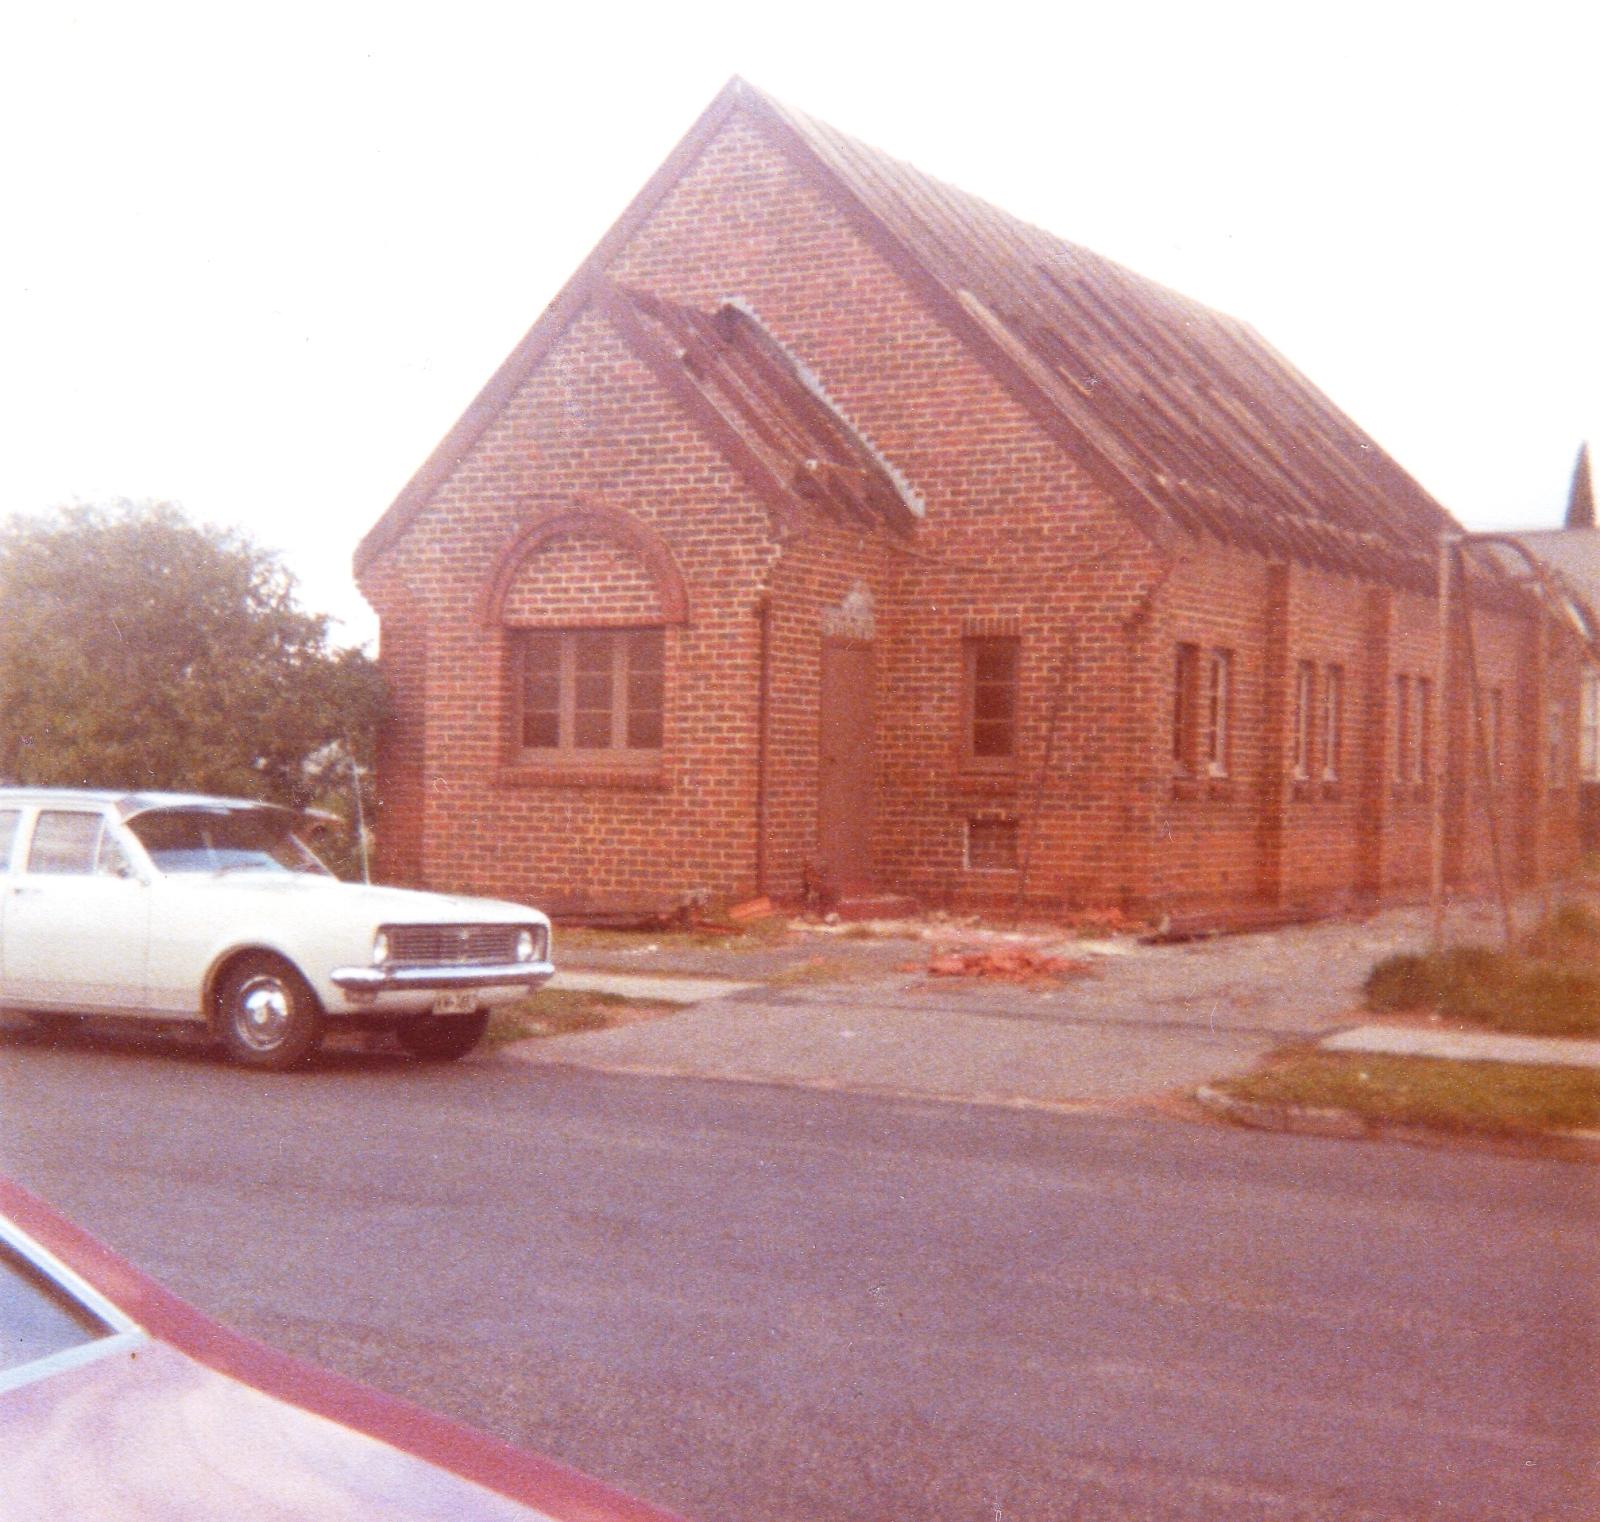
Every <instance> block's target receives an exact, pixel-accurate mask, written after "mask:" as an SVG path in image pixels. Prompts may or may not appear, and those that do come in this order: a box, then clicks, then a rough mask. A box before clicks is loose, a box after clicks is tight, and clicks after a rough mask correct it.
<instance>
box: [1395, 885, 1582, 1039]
mask: <svg viewBox="0 0 1600 1522" xmlns="http://www.w3.org/2000/svg"><path fill="white" fill-rule="evenodd" d="M1364 991H1365V994H1366V1004H1367V1008H1368V1009H1370V1010H1374V1011H1376V1012H1378V1013H1380V1014H1390V1013H1397V1012H1404V1011H1410V1010H1428V1009H1431V1010H1437V1011H1438V1012H1439V1013H1440V1014H1441V1015H1447V1016H1450V1017H1451V1018H1453V1019H1456V1020H1460V1021H1462V1022H1464V1023H1465V1024H1468V1025H1474V1026H1479V1027H1482V1028H1484V1029H1486V1030H1497V1031H1515V1032H1518V1033H1519V1034H1523V1035H1530V1036H1593V1035H1600V916H1596V915H1595V913H1594V912H1593V911H1592V910H1590V909H1587V908H1585V907H1584V906H1582V905H1578V904H1567V905H1563V906H1562V907H1561V908H1559V909H1557V910H1556V911H1555V912H1554V913H1553V914H1551V915H1550V916H1549V918H1548V919H1546V920H1545V921H1544V922H1543V923H1541V924H1539V925H1537V926H1535V927H1534V929H1533V930H1531V931H1529V932H1528V934H1527V935H1526V936H1524V937H1523V938H1522V940H1521V942H1520V943H1519V944H1518V946H1517V947H1516V949H1514V950H1511V951H1505V950H1497V949H1495V948H1494V947H1490V946H1452V947H1450V948H1449V949H1448V950H1446V951H1444V952H1442V953H1441V954H1439V955H1438V956H1432V955H1429V956H1422V955H1416V954H1410V953H1408V954H1405V955H1402V956H1393V957H1388V958H1386V959H1385V960H1384V961H1382V962H1379V963H1378V965H1377V966H1376V967H1374V968H1373V969H1372V972H1371V973H1370V974H1369V975H1368V978H1367V981H1366V985H1365V990H1364Z"/></svg>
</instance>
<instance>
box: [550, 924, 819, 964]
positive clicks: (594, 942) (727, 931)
mask: <svg viewBox="0 0 1600 1522" xmlns="http://www.w3.org/2000/svg"><path fill="white" fill-rule="evenodd" d="M788 938H789V921H788V920H787V919H786V918H785V917H784V916H783V915H781V914H769V915H763V916H761V917H760V918H759V919H753V920H749V921H747V922H745V923H743V924H735V923H733V922H732V921H726V922H724V921H720V920H711V921H707V922H705V923H703V924H698V925H669V926H664V927H662V928H660V929H655V930H613V929H608V928H605V927H601V926H592V925H557V926H556V932H555V945H556V952H557V955H558V957H559V955H560V953H562V952H564V951H566V950H568V949H569V948H573V947H576V948H578V949H580V950H585V949H586V950H594V951H638V950H640V949H641V948H643V947H646V946H655V947H659V948H661V949H662V950H671V949H672V948H674V947H689V948H702V947H705V948H712V949H715V950H719V951H723V950H733V951H737V950H740V949H749V948H751V947H760V946H773V945H781V944H782V943H783V942H784V941H786V940H788Z"/></svg>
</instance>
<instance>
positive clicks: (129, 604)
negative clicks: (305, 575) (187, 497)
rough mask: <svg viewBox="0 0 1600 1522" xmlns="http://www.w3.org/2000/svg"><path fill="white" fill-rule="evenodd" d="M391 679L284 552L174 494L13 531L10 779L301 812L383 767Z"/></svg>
mask: <svg viewBox="0 0 1600 1522" xmlns="http://www.w3.org/2000/svg"><path fill="white" fill-rule="evenodd" d="M382 704H383V690H382V683H381V679H380V678H379V675H378V672H377V668H376V666H375V665H374V664H373V662H372V661H371V660H369V659H368V658H367V656H366V655H365V654H363V653H362V652H361V651H359V650H350V649H339V648H336V647H334V646H333V645H332V644H331V643H330V641H329V634H328V619H327V618H326V617H325V616H322V615H319V614H312V613H307V612H304V611H303V610H302V609H301V608H300V607H299V605H298V603H297V601H296V590H295V581H294V578H293V576H292V575H291V574H290V573H289V572H288V571H287V570H286V569H285V568H284V567H283V565H282V564H281V563H280V562H279V560H278V559H277V557H276V556H274V555H272V554H270V553H269V552H267V551H265V550H262V549H260V548H258V547H257V546H256V545H255V544H253V543H252V542H251V541H249V540H248V539H246V538H243V537H242V536H240V535H237V534H235V533H232V532H230V531H225V530H220V529H216V528H210V527H201V526H197V525H196V524H194V523H193V522H191V521H190V520H189V519H188V518H187V517H186V516H185V515H184V514H183V513H182V512H181V511H180V510H179V509H178V508H176V507H174V506H172V505H171V504H169V503H130V502H121V503H115V504H110V505H97V506H80V507H70V508H64V509H61V510H59V511H57V512H55V513H51V514H47V515H44V516H41V517H17V518H13V519H11V520H10V521H9V522H8V523H6V524H5V525H3V526H0V777H3V778H5V779H7V780H10V781H13V782H21V783H38V784H51V785H58V786H69V785H70V786H74V787H109V788H129V789H135V788H169V789H176V790H180V791H197V792H212V793H224V794H230V795H234V796H243V797H255V798H268V799H272V800H274V801H276V802H280V803H289V804H294V805H297V806H303V805H305V804H308V803H311V802H313V801H316V799H317V796H318V794H319V792H321V791H323V790H324V789H325V788H326V786H327V779H328V771H329V758H330V756H334V757H339V756H343V755H345V754H348V755H350V756H351V757H353V758H354V760H355V761H356V762H357V763H358V765H360V766H363V767H365V768H366V769H367V770H368V771H369V772H370V767H371V761H372V748H373V744H374V740H375V733H376V728H377V724H378V721H379V719H380V717H381V710H382Z"/></svg>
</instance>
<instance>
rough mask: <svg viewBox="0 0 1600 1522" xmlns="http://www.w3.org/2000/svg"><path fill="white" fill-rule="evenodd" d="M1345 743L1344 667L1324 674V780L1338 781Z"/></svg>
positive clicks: (1329, 670) (1331, 669)
mask: <svg viewBox="0 0 1600 1522" xmlns="http://www.w3.org/2000/svg"><path fill="white" fill-rule="evenodd" d="M1343 744H1344V667H1342V666H1329V667H1328V669H1327V670H1326V671H1324V672H1323V674H1322V780H1323V781H1324V782H1337V781H1338V780H1339V768H1340V764H1341V757H1340V749H1341V747H1342V746H1343Z"/></svg>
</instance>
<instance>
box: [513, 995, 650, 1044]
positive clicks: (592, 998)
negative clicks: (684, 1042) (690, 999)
mask: <svg viewBox="0 0 1600 1522" xmlns="http://www.w3.org/2000/svg"><path fill="white" fill-rule="evenodd" d="M659 1011H660V1006H659V1005H656V1004H651V1003H646V1002H644V1001H641V1000H638V999H628V998H624V997H623V996H622V995H621V994H604V993H588V992H585V991H584V990H581V989H576V988H546V989H543V990H541V991H540V992H539V993H536V994H531V995H529V997H528V998H526V999H518V1000H517V1002H516V1003H515V1004H502V1005H501V1006H500V1007H499V1008H497V1009H496V1010H495V1011H494V1013H493V1014H492V1015H490V1017H489V1029H488V1031H487V1032H486V1033H485V1035H484V1038H483V1044H484V1045H485V1046H503V1045H505V1044H506V1043H507V1042H509V1041H527V1040H529V1039H531V1038H532V1037H535V1036H569V1035H571V1034H573V1033H574V1032H575V1031H599V1030H606V1029H608V1028H609V1027H611V1026H613V1025H623V1024H626V1023H627V1021H628V1020H629V1018H630V1017H632V1018H637V1017H638V1016H639V1015H640V1014H642V1013H646V1012H648V1013H650V1014H655V1013H659Z"/></svg>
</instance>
